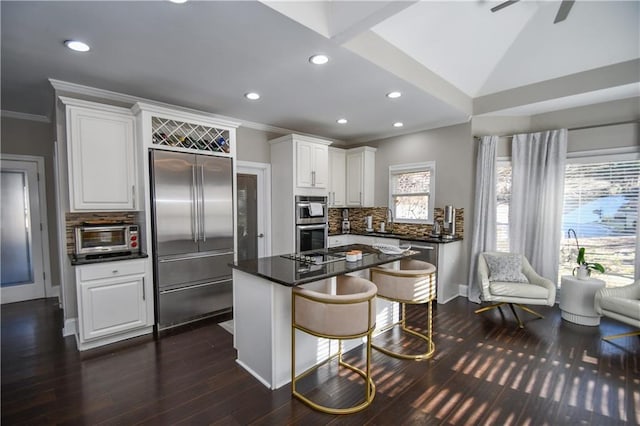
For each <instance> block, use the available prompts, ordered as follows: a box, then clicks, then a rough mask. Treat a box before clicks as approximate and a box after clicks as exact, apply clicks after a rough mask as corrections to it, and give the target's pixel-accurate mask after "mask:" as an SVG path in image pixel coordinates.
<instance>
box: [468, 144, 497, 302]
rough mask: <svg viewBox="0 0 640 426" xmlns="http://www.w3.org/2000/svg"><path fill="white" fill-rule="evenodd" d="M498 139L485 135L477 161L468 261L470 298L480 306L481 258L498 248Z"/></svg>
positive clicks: (479, 147) (479, 148)
mask: <svg viewBox="0 0 640 426" xmlns="http://www.w3.org/2000/svg"><path fill="white" fill-rule="evenodd" d="M497 145H498V137H497V136H483V137H482V139H481V140H480V143H479V145H478V158H477V160H476V192H475V200H474V204H473V205H474V214H473V238H472V240H471V259H470V262H469V281H468V282H469V286H468V291H467V297H468V298H469V300H470V301H472V302H475V303H480V283H479V282H478V272H477V268H478V255H479V254H480V253H482V252H484V251H495V249H496V149H497Z"/></svg>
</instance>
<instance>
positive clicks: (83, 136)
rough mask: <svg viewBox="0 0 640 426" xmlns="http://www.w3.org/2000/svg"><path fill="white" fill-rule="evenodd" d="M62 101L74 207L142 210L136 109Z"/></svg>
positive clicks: (81, 208)
mask: <svg viewBox="0 0 640 426" xmlns="http://www.w3.org/2000/svg"><path fill="white" fill-rule="evenodd" d="M60 100H61V101H62V102H63V103H64V104H65V105H66V124H67V126H66V127H67V160H68V172H69V203H70V209H71V211H105V210H117V211H123V210H136V209H137V208H138V204H139V203H138V202H137V193H138V192H139V191H137V186H138V185H137V173H136V155H135V152H136V150H135V124H134V117H133V115H132V114H131V111H130V110H129V109H126V108H119V107H114V106H111V105H103V104H98V103H95V102H87V101H82V100H78V99H71V98H65V97H60Z"/></svg>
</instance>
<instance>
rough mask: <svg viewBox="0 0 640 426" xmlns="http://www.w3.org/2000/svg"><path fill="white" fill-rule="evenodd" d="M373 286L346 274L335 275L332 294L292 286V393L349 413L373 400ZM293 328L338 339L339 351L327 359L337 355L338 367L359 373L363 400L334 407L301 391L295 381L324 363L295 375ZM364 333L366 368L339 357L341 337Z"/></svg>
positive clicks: (313, 404)
mask: <svg viewBox="0 0 640 426" xmlns="http://www.w3.org/2000/svg"><path fill="white" fill-rule="evenodd" d="M375 297H376V286H375V285H374V284H373V283H372V282H371V281H369V280H366V279H364V278H359V277H353V276H349V275H342V276H338V277H336V287H335V294H330V292H329V291H327V292H322V291H316V290H315V289H314V290H311V289H309V288H304V287H303V286H300V287H294V288H293V291H292V303H291V327H292V329H291V393H292V394H293V396H294V397H296V398H298V399H299V400H300V401H302V402H304V403H305V404H307V405H309V406H310V407H311V408H313V409H316V410H318V411H322V412H324V413H329V414H351V413H355V412H357V411H360V410H363V409H365V408H366V407H368V406H369V405H371V402H372V401H373V398H374V396H375V392H376V388H375V385H374V383H373V380H372V378H371V333H372V332H373V330H374V328H375V319H376V308H375ZM296 330H301V331H304V332H305V333H308V334H311V335H313V336H316V337H322V338H327V339H337V340H338V341H339V342H338V352H337V354H335V355H334V356H332V357H331V358H329V359H328V360H327V361H325V362H328V361H330V360H331V359H333V358H335V357H337V358H338V365H339V366H340V367H345V368H348V369H349V370H351V371H353V372H355V373H357V374H359V375H360V376H361V377H362V378H363V379H364V400H363V402H361V403H360V404H357V405H355V406H351V407H348V408H333V407H327V406H324V405H320V404H318V403H316V402H313V401H311V399H309V398H307V397H306V396H304V395H302V394H301V393H299V392H298V390H297V389H296V382H297V381H298V380H299V379H301V378H303V377H304V376H306V375H308V374H309V373H311V372H313V371H314V370H316V369H317V368H319V367H320V366H321V365H323V364H324V363H321V364H319V365H316V366H314V367H311V368H310V369H308V370H307V371H305V372H304V373H302V374H300V375H296V369H295V367H296V337H295V336H296ZM364 336H366V337H367V343H366V345H367V346H366V367H365V370H364V371H362V370H361V369H359V368H357V367H355V366H353V365H351V364H348V363H346V362H344V361H343V360H342V339H355V338H358V337H364Z"/></svg>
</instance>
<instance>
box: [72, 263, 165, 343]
mask: <svg viewBox="0 0 640 426" xmlns="http://www.w3.org/2000/svg"><path fill="white" fill-rule="evenodd" d="M146 265H147V261H146V259H140V260H127V261H118V262H106V263H98V264H90V265H80V266H77V267H76V290H77V297H78V349H80V350H84V349H90V348H93V347H97V346H102V345H104V344H108V343H113V342H116V341H119V340H124V339H128V338H131V337H136V336H140V335H142V334H147V333H151V332H152V331H153V293H152V290H153V289H152V287H151V283H150V282H149V281H150V280H149V279H147V276H146V275H147V274H146Z"/></svg>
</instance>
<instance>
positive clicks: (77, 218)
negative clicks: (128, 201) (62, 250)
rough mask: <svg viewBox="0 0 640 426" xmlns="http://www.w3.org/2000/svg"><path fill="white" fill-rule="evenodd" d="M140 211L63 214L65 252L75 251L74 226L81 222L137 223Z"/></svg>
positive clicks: (106, 223) (96, 223)
mask: <svg viewBox="0 0 640 426" xmlns="http://www.w3.org/2000/svg"><path fill="white" fill-rule="evenodd" d="M139 214H140V212H86V213H85V212H83V213H70V212H67V213H66V214H65V221H66V225H67V226H66V235H67V254H73V253H74V252H75V251H76V241H75V235H74V232H75V227H76V226H78V225H82V224H83V223H90V224H95V225H108V224H113V223H125V224H128V225H133V224H136V223H139V222H140V221H139V220H138V219H139Z"/></svg>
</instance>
